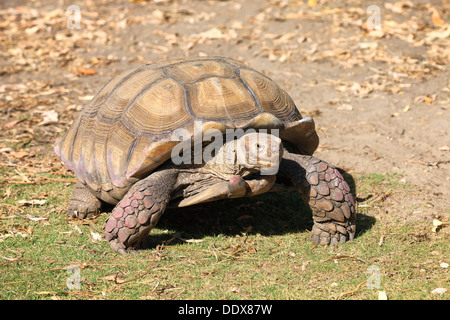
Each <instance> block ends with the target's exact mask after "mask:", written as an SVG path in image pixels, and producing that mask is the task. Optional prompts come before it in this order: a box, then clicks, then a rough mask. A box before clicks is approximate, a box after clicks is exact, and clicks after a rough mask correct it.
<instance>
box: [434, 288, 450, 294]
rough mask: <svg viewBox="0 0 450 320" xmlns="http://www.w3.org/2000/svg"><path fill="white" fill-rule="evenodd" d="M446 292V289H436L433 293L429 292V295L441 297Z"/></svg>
mask: <svg viewBox="0 0 450 320" xmlns="http://www.w3.org/2000/svg"><path fill="white" fill-rule="evenodd" d="M446 292H447V289H445V288H436V289H434V290H433V291H431V294H440V295H443V294H444V293H446Z"/></svg>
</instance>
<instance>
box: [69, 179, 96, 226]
mask: <svg viewBox="0 0 450 320" xmlns="http://www.w3.org/2000/svg"><path fill="white" fill-rule="evenodd" d="M101 206H102V202H101V201H100V200H99V199H97V198H96V197H95V196H94V195H93V194H92V193H91V192H90V191H89V190H88V189H87V188H86V186H85V185H84V184H82V183H81V182H80V181H78V182H77V183H76V185H75V187H74V189H73V192H72V198H71V199H70V202H69V207H68V213H69V215H70V216H71V217H75V218H79V219H85V218H91V217H94V216H96V215H98V214H99V213H100V209H101Z"/></svg>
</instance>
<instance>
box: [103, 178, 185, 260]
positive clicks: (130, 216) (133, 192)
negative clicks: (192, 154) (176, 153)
mask: <svg viewBox="0 0 450 320" xmlns="http://www.w3.org/2000/svg"><path fill="white" fill-rule="evenodd" d="M176 177H177V173H176V172H174V171H171V170H164V171H158V172H155V173H153V174H151V175H150V176H148V177H147V178H145V179H143V180H141V181H138V182H137V183H136V184H135V185H133V186H132V187H131V189H130V190H129V191H128V193H127V194H126V195H125V197H124V198H123V199H122V200H121V201H120V202H119V203H118V204H117V206H116V207H115V208H114V210H113V211H112V213H111V216H110V217H109V218H108V220H107V221H106V224H105V238H106V240H107V241H109V244H110V246H111V248H112V249H113V250H114V251H117V252H119V253H121V254H125V253H128V252H134V250H135V249H137V248H139V247H140V245H141V243H142V242H143V241H144V240H145V238H146V237H147V235H148V233H149V232H150V230H151V229H152V228H153V227H155V225H156V224H157V223H158V221H159V218H160V217H161V215H162V214H163V213H164V211H165V210H166V207H167V203H168V202H169V200H170V195H171V193H172V191H173V190H174V186H175V183H176Z"/></svg>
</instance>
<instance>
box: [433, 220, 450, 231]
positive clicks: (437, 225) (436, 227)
mask: <svg viewBox="0 0 450 320" xmlns="http://www.w3.org/2000/svg"><path fill="white" fill-rule="evenodd" d="M448 225H450V223H449V222H442V221H439V220H438V219H434V220H433V228H432V229H431V231H432V232H434V233H436V232H437V231H438V230H439V229H440V228H441V227H443V226H448Z"/></svg>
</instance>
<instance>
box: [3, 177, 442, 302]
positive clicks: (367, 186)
mask: <svg viewBox="0 0 450 320" xmlns="http://www.w3.org/2000/svg"><path fill="white" fill-rule="evenodd" d="M47 177H49V178H55V179H66V178H67V177H61V176H47ZM346 178H349V177H348V176H346ZM353 178H354V179H355V180H356V181H355V183H354V184H353V185H352V188H353V190H354V191H356V192H357V195H358V199H359V205H360V209H359V210H358V215H357V221H358V229H357V237H356V238H355V241H353V242H349V243H346V244H343V245H340V246H338V247H322V246H318V247H315V246H313V245H312V244H311V243H310V241H309V230H310V229H311V227H312V218H311V214H310V212H309V210H308V209H307V208H306V207H305V206H304V205H303V203H302V201H301V199H300V198H299V197H298V196H296V195H295V194H292V193H286V194H267V195H262V196H258V197H254V198H247V199H232V200H230V201H219V202H216V203H209V204H205V205H202V206H194V207H189V208H186V209H183V210H179V209H177V210H175V209H171V210H169V211H168V212H167V213H166V214H165V215H164V217H163V218H162V219H161V221H160V223H159V225H158V226H157V228H156V229H155V230H153V231H152V232H151V234H150V237H149V240H148V243H147V246H148V248H147V249H146V250H142V251H140V252H139V253H138V254H137V255H130V256H120V255H118V254H116V253H115V252H113V251H111V250H110V248H109V244H108V243H107V242H106V241H104V240H101V239H100V240H99V239H98V235H102V228H103V224H104V222H105V220H106V218H107V216H108V213H102V214H101V215H100V216H98V217H97V218H95V219H92V220H86V221H80V220H73V219H70V218H69V217H68V216H67V215H66V213H65V210H66V206H67V203H68V200H69V197H70V193H71V190H72V187H73V184H69V183H66V182H62V181H51V180H45V181H44V180H42V181H41V182H42V184H17V185H14V184H10V185H7V187H5V188H3V190H2V191H1V192H2V196H3V198H4V200H3V201H2V203H1V206H0V210H1V211H0V299H276V300H278V299H378V292H379V291H384V292H385V293H386V294H387V296H388V298H389V299H393V300H395V299H448V296H449V295H448V292H447V293H444V294H443V295H440V294H432V293H431V291H433V290H434V289H436V288H448V278H449V274H448V268H445V267H442V266H441V264H442V263H448V262H449V256H448V252H449V251H450V250H449V249H450V248H449V242H448V230H447V229H448V227H447V228H443V229H442V230H440V231H439V232H437V233H433V232H431V228H432V224H431V221H430V220H425V221H423V220H418V221H410V222H404V223H398V220H397V219H394V218H391V217H389V216H387V217H386V216H382V215H380V208H383V207H385V206H388V205H389V206H392V205H395V202H389V201H388V200H386V199H385V198H383V197H382V196H379V195H383V194H384V193H388V192H391V193H392V192H402V193H403V192H408V190H409V189H410V188H411V186H409V185H407V184H404V183H402V182H401V181H400V180H401V176H400V175H388V176H386V175H379V174H376V175H362V176H356V177H353ZM4 186H5V184H4ZM20 200H45V203H43V204H38V203H36V204H29V205H27V206H25V205H20V204H19V201H20ZM364 204H368V205H367V206H364ZM361 205H362V207H361ZM374 209H376V210H374ZM368 284H369V286H368Z"/></svg>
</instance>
